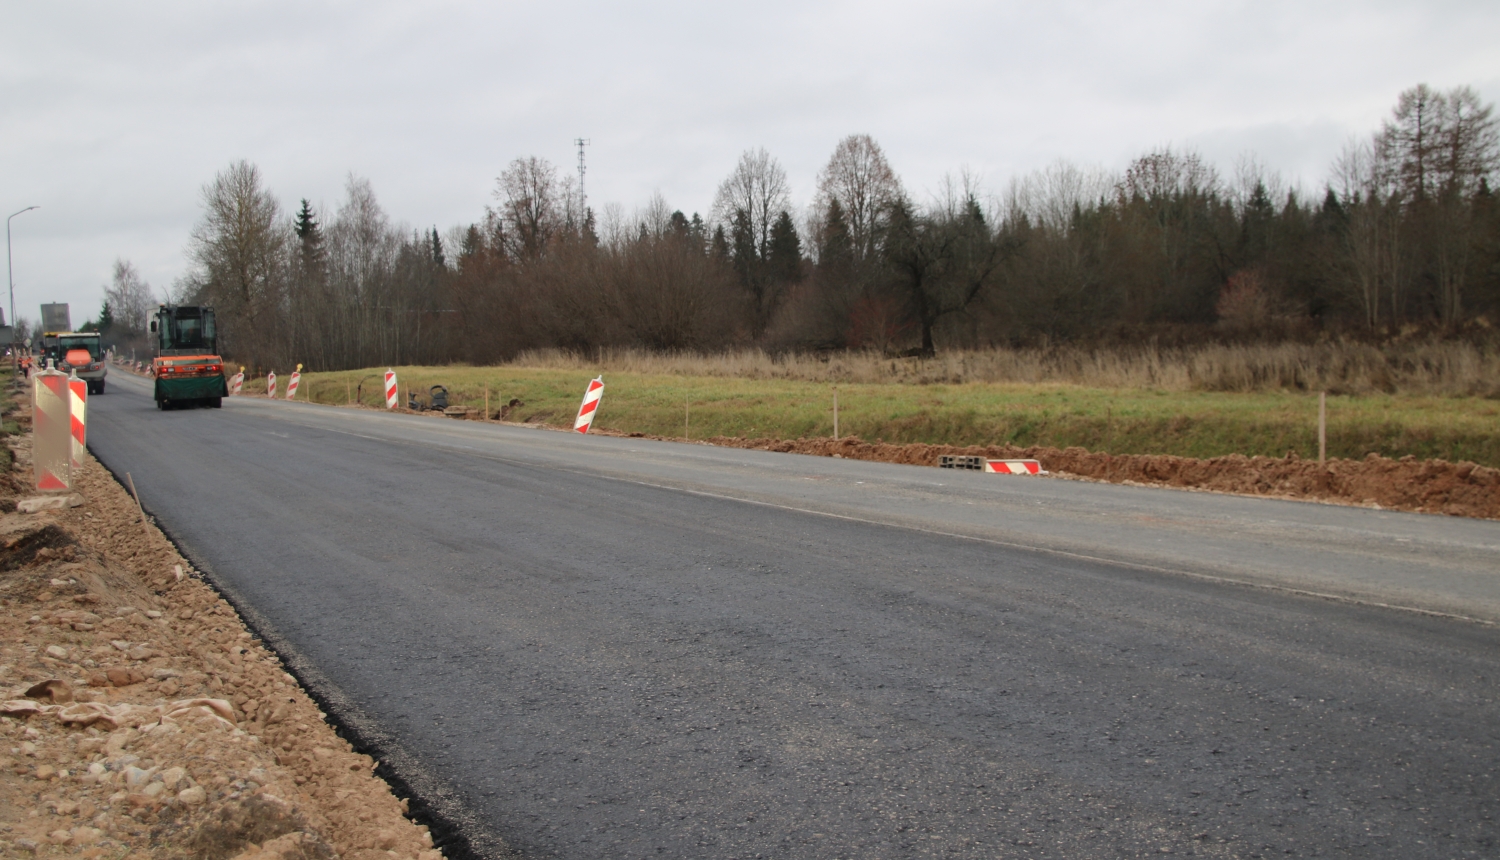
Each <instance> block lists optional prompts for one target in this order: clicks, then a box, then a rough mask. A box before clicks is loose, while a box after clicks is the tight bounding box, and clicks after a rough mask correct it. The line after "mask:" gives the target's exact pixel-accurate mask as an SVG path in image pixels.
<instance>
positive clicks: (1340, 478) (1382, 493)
mask: <svg viewBox="0 0 1500 860" xmlns="http://www.w3.org/2000/svg"><path fill="white" fill-rule="evenodd" d="M704 442H705V443H706V444H709V445H720V446H723V447H726V448H753V449H757V450H762V451H783V452H787V453H795V454H813V455H816V456H822V457H842V458H844V459H846V460H873V461H877V462H881V463H905V464H909V465H913V466H936V465H938V458H939V457H940V456H942V455H944V454H969V455H979V456H982V457H988V458H991V459H1017V458H1027V459H1035V460H1038V461H1040V462H1041V464H1042V468H1043V469H1046V470H1047V471H1048V472H1050V473H1052V474H1054V475H1060V476H1063V477H1073V478H1083V479H1087V480H1095V481H1107V482H1110V483H1117V484H1142V485H1148V486H1159V487H1180V488H1188V489H1195V490H1210V491H1214V492H1222V493H1238V494H1242V495H1252V496H1274V497H1277V498H1285V499H1308V500H1314V501H1321V502H1331V503H1336V504H1345V505H1361V506H1365V507H1377V508H1382V509H1388V510H1400V511H1416V512H1420V513H1433V514H1447V515H1450V516H1459V517H1475V518H1480V519H1500V469H1492V468H1489V467H1486V466H1479V465H1476V464H1474V463H1468V462H1464V463H1449V462H1447V461H1445V460H1418V459H1416V458H1415V457H1403V458H1401V459H1399V460H1392V459H1389V458H1386V457H1380V456H1377V455H1375V454H1371V455H1369V456H1368V457H1366V458H1364V459H1363V460H1329V461H1328V463H1327V464H1326V465H1323V466H1320V465H1318V462H1317V461H1316V460H1303V459H1299V458H1298V457H1295V456H1288V457H1281V458H1277V457H1246V456H1244V455H1241V454H1231V455H1228V456H1224V457H1213V458H1211V459H1206V460H1202V459H1195V458H1192V457H1172V456H1165V455H1149V454H1105V453H1101V452H1093V451H1086V450H1084V449H1083V448H1047V447H1029V448H1019V447H1015V446H1011V445H991V446H983V447H981V446H970V447H960V446H956V445H926V444H910V445H894V444H888V443H884V442H866V441H864V440H862V439H859V438H857V437H846V438H844V439H840V440H838V441H834V440H832V439H739V438H732V437H725V436H715V437H713V438H710V439H707V440H704Z"/></svg>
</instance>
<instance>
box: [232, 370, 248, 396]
mask: <svg viewBox="0 0 1500 860" xmlns="http://www.w3.org/2000/svg"><path fill="white" fill-rule="evenodd" d="M244 387H245V366H244V365H240V372H239V373H236V374H235V375H234V378H233V379H231V380H230V381H229V393H230V394H239V393H240V390H241V389H243V388H244Z"/></svg>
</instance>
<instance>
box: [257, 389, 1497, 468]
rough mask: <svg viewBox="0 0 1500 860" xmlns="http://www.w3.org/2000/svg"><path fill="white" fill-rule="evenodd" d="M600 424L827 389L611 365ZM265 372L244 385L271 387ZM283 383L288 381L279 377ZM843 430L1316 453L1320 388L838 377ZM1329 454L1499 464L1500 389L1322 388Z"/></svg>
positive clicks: (887, 435)
mask: <svg viewBox="0 0 1500 860" xmlns="http://www.w3.org/2000/svg"><path fill="white" fill-rule="evenodd" d="M396 370H397V372H398V374H399V378H400V381H401V386H402V401H403V402H405V398H406V395H405V392H406V390H407V389H412V390H416V391H419V392H423V393H425V392H426V390H427V387H428V386H429V385H432V384H433V383H442V384H445V385H447V386H448V388H449V399H450V402H451V403H453V404H465V405H472V406H482V405H483V403H484V389H485V386H486V385H488V387H489V392H490V407H491V410H492V411H493V410H494V409H498V408H499V407H500V405H501V404H502V403H505V402H509V400H510V399H512V398H517V399H519V400H521V401H522V403H523V404H524V405H522V406H518V407H516V409H515V410H514V412H513V413H512V414H511V415H510V416H508V418H509V419H510V420H515V421H528V420H530V421H540V422H544V423H548V424H554V425H570V424H571V423H572V420H573V415H574V413H575V411H576V410H577V409H578V403H579V400H580V399H581V398H582V396H583V389H584V385H585V384H586V383H587V381H588V379H589V377H590V375H591V374H589V373H586V372H580V371H576V370H554V369H536V368H512V367H490V368H470V367H428V368H409V367H402V368H397V369H396ZM361 381H363V384H364V390H363V396H362V398H361V399H362V401H363V402H364V403H365V404H367V405H370V406H378V405H380V404H381V403H382V394H381V391H380V388H381V378H380V373H379V372H378V371H375V372H372V371H351V372H342V373H319V374H307V375H306V376H305V377H304V379H303V383H302V392H305V393H306V395H307V396H310V398H311V399H313V400H316V401H318V402H324V403H344V402H346V398H347V397H348V393H347V392H349V391H351V390H352V389H353V388H354V387H355V386H356V385H358V384H359V383H360V382H361ZM604 381H605V383H606V387H605V395H604V401H603V405H602V407H601V408H600V411H599V418H598V421H597V424H596V426H598V427H602V428H608V429H611V430H619V431H622V432H639V433H648V434H656V435H662V436H677V437H680V436H682V435H683V406H684V404H685V403H687V404H689V435H690V436H691V437H692V438H704V437H708V436H716V435H722V436H745V437H778V438H801V437H812V436H829V435H831V434H832V431H833V415H832V401H833V389H832V386H830V385H829V384H827V383H823V382H806V381H799V380H783V379H753V380H752V379H726V378H722V377H706V376H685V375H676V374H673V375H667V374H642V373H626V372H617V373H608V374H606V375H605V380H604ZM262 385H263V383H259V382H247V384H246V389H247V390H250V391H262V392H263V391H264V390H265V389H264V388H263V387H260V386H262ZM282 385H283V391H284V390H285V389H284V385H285V383H284V382H283V383H282ZM838 397H839V432H840V434H841V435H845V436H847V435H856V436H859V437H861V438H864V439H867V440H884V441H887V442H930V443H946V444H953V445H969V444H998V443H1007V442H1008V443H1013V444H1017V445H1054V446H1058V447H1068V446H1074V445H1076V446H1080V447H1084V448H1088V449H1090V450H1095V451H1108V452H1110V453H1114V454H1177V455H1182V456H1188V457H1212V456H1217V455H1221V454H1231V453H1240V454H1247V455H1256V454H1263V455H1268V456H1277V457H1279V456H1282V455H1284V454H1286V453H1287V452H1288V451H1294V452H1296V453H1297V454H1298V455H1299V456H1301V457H1304V458H1315V457H1317V454H1318V451H1317V410H1318V401H1317V396H1316V395H1309V394H1305V393H1287V392H1269V393H1250V394H1241V393H1220V392H1175V391H1148V390H1138V389H1122V390H1114V389H1100V388H1084V387H1078V386H1070V385H1011V384H996V383H966V384H958V385H911V384H904V385H903V384H892V383H888V384H842V385H840V386H839V387H838ZM1328 414H1329V420H1328V454H1329V456H1330V457H1346V458H1357V457H1363V456H1364V455H1365V454H1367V453H1371V452H1374V453H1379V454H1382V455H1385V456H1390V457H1401V456H1404V455H1407V454H1411V455H1415V456H1416V457H1418V458H1422V459H1427V458H1439V459H1445V460H1453V461H1459V460H1472V461H1474V462H1477V463H1481V464H1483V465H1487V466H1497V467H1500V402H1497V401H1494V400H1487V399H1483V398H1475V397H1421V396H1410V395H1372V396H1337V397H1330V398H1329V399H1328Z"/></svg>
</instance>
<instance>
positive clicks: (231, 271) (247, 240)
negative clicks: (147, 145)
mask: <svg viewBox="0 0 1500 860" xmlns="http://www.w3.org/2000/svg"><path fill="white" fill-rule="evenodd" d="M289 232H290V226H289V224H287V223H284V222H283V219H282V218H281V207H280V205H279V204H278V203H277V202H276V198H274V197H272V196H271V192H270V191H268V190H266V189H265V188H264V187H263V186H262V185H261V176H260V170H259V168H257V167H256V166H255V165H253V164H250V163H249V162H247V161H238V162H235V163H234V164H231V165H230V166H229V167H228V168H227V169H225V170H223V171H221V172H220V173H219V174H218V175H217V176H215V177H214V180H213V182H210V183H209V184H208V185H206V186H204V188H203V219H202V220H201V221H199V222H198V224H197V225H196V226H195V227H194V228H193V232H192V234H191V238H190V240H189V247H188V258H189V260H191V262H192V264H193V271H192V272H191V273H190V274H189V275H188V276H187V278H186V280H185V282H184V283H183V285H182V289H181V290H180V292H182V293H184V294H186V296H187V297H191V298H192V299H194V300H196V301H198V302H200V303H203V304H212V305H214V306H216V307H217V308H219V309H220V311H221V314H220V319H221V324H220V326H219V342H220V348H221V349H224V350H227V351H231V352H235V353H236V354H238V355H240V356H242V357H243V358H244V359H245V360H249V361H269V360H271V359H273V358H275V357H276V356H277V353H278V347H279V343H278V340H279V337H280V334H281V331H280V327H279V326H278V325H277V324H276V323H277V320H276V310H277V308H278V307H279V306H280V303H281V298H282V293H283V289H282V288H283V286H284V284H283V281H284V275H285V268H286V267H285V262H286V260H285V251H286V248H287V244H288V234H289Z"/></svg>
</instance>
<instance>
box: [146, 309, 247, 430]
mask: <svg viewBox="0 0 1500 860" xmlns="http://www.w3.org/2000/svg"><path fill="white" fill-rule="evenodd" d="M151 334H152V343H153V344H154V348H155V352H156V356H155V357H154V358H153V359H152V360H151V372H152V375H154V376H155V377H156V408H157V409H174V408H176V407H178V406H188V405H193V404H197V405H202V406H212V407H213V408H215V409H217V408H219V407H221V406H223V405H224V398H225V397H228V396H229V385H228V383H227V382H226V381H225V379H224V359H222V358H220V357H219V356H218V336H217V335H216V333H215V331H214V309H213V308H209V307H199V306H197V305H159V306H158V307H157V308H156V318H155V319H153V320H152V321H151Z"/></svg>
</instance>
